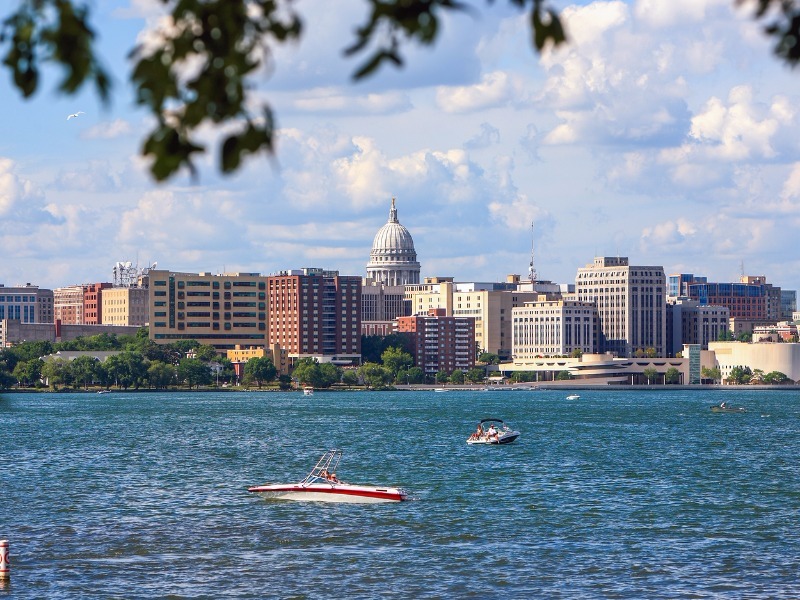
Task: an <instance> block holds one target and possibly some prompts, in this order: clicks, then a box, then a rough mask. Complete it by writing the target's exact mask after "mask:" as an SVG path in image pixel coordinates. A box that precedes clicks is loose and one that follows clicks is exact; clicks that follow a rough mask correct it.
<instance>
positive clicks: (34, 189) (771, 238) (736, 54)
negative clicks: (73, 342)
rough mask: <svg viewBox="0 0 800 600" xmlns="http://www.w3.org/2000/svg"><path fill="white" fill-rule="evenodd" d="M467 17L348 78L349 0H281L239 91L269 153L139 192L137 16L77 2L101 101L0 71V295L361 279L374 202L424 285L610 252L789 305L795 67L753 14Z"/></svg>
mask: <svg viewBox="0 0 800 600" xmlns="http://www.w3.org/2000/svg"><path fill="white" fill-rule="evenodd" d="M471 4H472V5H473V6H474V9H475V10H474V11H471V12H469V13H465V14H458V15H451V16H447V17H446V18H445V19H444V21H443V23H442V28H441V32H440V38H439V40H438V42H437V43H436V45H435V46H433V47H432V48H415V47H413V46H406V47H405V50H404V57H405V66H404V68H402V69H400V70H396V69H392V68H387V67H385V68H383V69H382V70H381V71H380V72H379V73H378V74H377V75H376V76H374V77H371V78H369V79H367V80H366V81H362V82H359V83H354V82H353V81H352V77H351V76H352V74H353V73H354V72H355V70H356V69H357V68H358V67H359V66H360V64H361V63H360V62H359V60H358V58H355V59H354V58H352V57H345V56H344V54H343V49H344V48H346V47H347V46H349V45H350V44H351V43H352V42H353V41H354V39H355V38H354V33H353V32H354V30H355V27H356V26H357V25H360V24H362V23H363V22H364V20H365V16H366V13H365V7H366V3H365V2H364V0H337V2H336V3H335V10H334V9H333V8H332V7H333V6H334V3H331V2H330V0H299V1H298V2H297V3H296V6H297V9H298V11H299V12H300V14H301V16H302V17H303V22H304V34H303V36H302V38H301V40H300V41H299V42H298V43H297V44H291V45H288V46H286V47H281V48H277V49H275V51H274V53H273V61H272V64H271V65H270V69H269V72H267V70H264V71H263V72H261V73H259V75H258V76H257V77H256V79H255V80H254V82H253V83H254V90H253V91H254V98H257V99H258V100H262V101H266V102H268V103H269V105H270V106H271V107H272V109H273V110H274V111H275V115H276V122H277V126H278V128H279V130H278V134H277V144H276V156H275V158H274V160H269V159H268V158H266V157H265V156H264V155H260V156H258V157H255V158H250V159H248V160H247V161H246V162H245V163H244V165H243V167H242V168H241V169H240V170H239V171H238V172H237V173H235V174H234V175H231V176H223V175H221V174H219V173H218V171H217V166H216V165H217V162H216V160H217V159H216V156H215V155H214V154H213V152H211V153H209V154H208V155H207V156H205V157H204V158H202V159H201V160H199V161H198V168H199V176H198V177H197V178H196V179H194V180H193V179H192V178H190V177H189V176H188V175H187V174H185V173H183V174H181V175H179V176H177V177H175V178H173V179H172V180H170V181H169V182H168V183H160V184H159V183H155V182H154V181H153V179H152V177H151V176H150V175H149V173H148V170H147V163H146V161H145V160H144V159H142V157H141V156H139V150H140V146H141V143H142V141H143V139H144V132H146V131H148V129H149V127H151V126H152V124H153V121H152V117H150V116H148V115H147V114H146V113H145V112H144V111H142V110H141V109H139V108H137V107H136V106H135V105H134V102H133V98H134V96H133V92H132V89H131V88H130V86H129V84H128V83H127V82H128V78H129V75H130V71H131V67H132V65H131V63H130V62H129V61H128V59H127V55H128V53H129V51H130V50H131V48H132V47H133V46H134V45H136V44H137V43H139V42H141V41H146V40H149V39H152V36H153V32H154V31H156V30H157V29H158V27H161V26H163V24H164V19H163V16H162V15H161V14H160V13H159V12H158V5H159V2H157V1H156V0H124V1H123V0H104V1H103V2H94V3H92V4H91V6H92V8H93V18H92V23H93V25H94V28H95V30H96V31H97V33H98V36H99V40H98V44H99V45H98V48H99V51H100V54H101V57H102V61H103V64H104V66H105V67H106V69H107V70H109V71H110V72H111V73H112V74H113V77H114V92H113V95H112V102H111V104H110V105H108V106H104V105H103V104H102V103H101V102H100V101H99V99H98V98H97V96H96V95H95V93H94V91H93V89H91V88H85V89H82V90H81V91H80V92H79V93H78V94H76V95H75V96H71V97H65V96H63V95H60V94H59V93H58V92H57V85H58V81H59V77H60V75H61V74H60V73H59V72H57V71H54V70H46V71H45V72H44V74H43V81H42V83H41V85H40V88H39V90H38V92H37V93H36V95H35V96H34V97H33V98H31V99H28V100H25V99H23V98H22V97H21V96H20V94H19V93H18V92H17V91H16V90H15V89H14V88H13V87H12V85H11V78H10V75H9V73H8V72H7V70H5V69H4V70H3V71H0V109H1V110H2V114H3V125H2V127H0V237H1V239H0V247H2V253H3V259H2V260H0V283H3V284H5V285H6V286H9V285H17V284H24V283H32V284H34V285H39V286H40V287H45V288H54V287H59V286H65V285H73V284H80V283H89V282H98V281H113V271H112V269H113V267H114V265H115V263H117V262H125V261H131V262H132V263H133V264H134V265H138V266H139V267H147V266H150V265H152V264H154V263H157V265H158V268H163V269H169V270H172V271H183V272H213V273H222V272H228V273H230V272H248V273H252V272H258V273H262V274H271V273H277V272H278V271H282V270H287V269H299V268H303V267H319V268H324V269H330V270H338V271H339V272H340V273H341V274H343V275H362V276H364V275H366V264H367V262H368V260H369V252H370V248H371V246H372V242H373V238H374V236H375V233H376V232H377V231H378V229H379V228H380V227H381V226H382V225H383V224H385V223H386V221H387V219H388V215H389V208H390V204H391V199H392V197H395V198H396V199H397V210H398V217H399V220H400V222H401V223H402V224H403V225H404V226H406V227H407V228H408V230H409V232H410V233H411V235H412V237H413V239H414V244H415V248H416V251H417V256H418V260H419V262H420V264H421V276H422V277H435V276H440V277H441V276H452V277H455V279H456V280H457V281H502V280H505V277H506V275H508V274H511V273H516V274H520V275H522V276H523V277H525V276H526V275H527V271H528V265H529V262H530V260H531V251H532V249H533V251H534V256H535V258H534V263H535V268H536V271H537V273H538V276H539V278H540V279H545V280H550V281H554V282H558V283H574V281H575V275H576V272H577V269H578V268H581V267H584V266H585V265H587V264H589V263H592V262H593V259H594V257H595V256H627V257H629V259H630V264H631V265H656V266H663V267H664V269H665V271H666V272H667V273H668V274H669V273H694V274H695V275H701V276H705V277H708V280H709V281H718V282H730V281H738V279H739V277H740V276H741V275H742V274H743V273H744V274H747V275H764V276H766V277H767V280H768V281H769V282H770V283H772V284H774V285H777V286H780V287H782V288H783V289H793V290H797V289H800V242H798V239H797V238H798V232H800V101H799V100H800V69H797V70H795V71H792V70H790V69H789V68H788V67H786V66H785V65H783V64H782V63H781V62H779V61H778V59H777V58H775V57H774V55H773V54H772V50H771V43H770V41H769V40H768V39H767V38H766V37H765V36H764V34H763V33H762V25H761V24H759V23H757V22H755V21H753V19H752V18H751V15H752V4H750V5H745V6H744V7H743V8H736V7H735V6H734V0H635V1H634V0H630V1H606V2H576V3H567V2H553V5H554V6H555V7H557V8H558V9H559V10H561V11H562V18H563V20H564V22H565V26H566V33H567V36H568V39H569V41H568V43H567V44H566V45H564V46H561V47H559V48H558V49H555V50H552V49H548V50H546V51H545V52H543V53H541V54H538V53H536V52H535V51H534V50H533V48H532V46H531V43H530V30H529V18H528V16H527V15H526V14H525V13H524V12H520V11H518V10H517V9H516V8H514V7H513V6H511V3H510V2H503V1H496V2H494V3H491V4H490V3H487V2H482V1H480V2H479V1H477V0H476V1H474V2H471ZM4 8H5V7H4ZM5 12H6V11H5V10H2V9H0V17H3V18H4V17H5V16H6V14H4V13H5ZM2 50H3V53H4V52H5V48H2ZM362 58H363V57H362ZM77 111H82V112H83V114H81V115H80V116H79V117H77V118H73V119H69V120H68V119H67V116H68V115H69V114H71V113H75V112H77ZM221 135H222V132H220V131H215V130H213V129H212V128H210V127H209V128H206V129H204V131H203V139H204V141H207V142H208V143H209V144H211V145H213V144H214V143H215V141H216V140H218V139H219V138H220V136H221Z"/></svg>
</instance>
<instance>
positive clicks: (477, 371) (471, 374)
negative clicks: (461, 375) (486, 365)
mask: <svg viewBox="0 0 800 600" xmlns="http://www.w3.org/2000/svg"><path fill="white" fill-rule="evenodd" d="M467 379H469V381H470V382H471V383H481V382H482V381H483V380H484V379H486V370H485V369H482V368H481V367H472V368H471V369H470V370H469V371H467Z"/></svg>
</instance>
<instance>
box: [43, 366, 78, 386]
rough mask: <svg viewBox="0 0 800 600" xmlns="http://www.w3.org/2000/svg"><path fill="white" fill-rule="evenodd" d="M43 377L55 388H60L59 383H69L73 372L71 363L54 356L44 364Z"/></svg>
mask: <svg viewBox="0 0 800 600" xmlns="http://www.w3.org/2000/svg"><path fill="white" fill-rule="evenodd" d="M42 377H43V378H44V379H45V380H46V381H47V384H48V385H50V386H52V387H53V389H58V386H59V385H62V384H63V385H69V383H70V381H71V373H70V369H69V364H68V363H67V361H66V360H64V359H63V358H54V359H52V360H48V361H45V363H44V365H42Z"/></svg>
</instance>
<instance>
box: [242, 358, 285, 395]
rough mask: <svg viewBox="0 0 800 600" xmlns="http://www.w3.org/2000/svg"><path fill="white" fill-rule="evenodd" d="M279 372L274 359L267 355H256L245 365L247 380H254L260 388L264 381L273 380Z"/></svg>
mask: <svg viewBox="0 0 800 600" xmlns="http://www.w3.org/2000/svg"><path fill="white" fill-rule="evenodd" d="M277 373H278V370H277V369H276V368H275V365H274V364H273V362H272V359H270V358H268V357H266V356H255V357H253V358H251V359H250V360H248V361H247V362H246V363H245V365H244V377H245V381H253V380H254V381H255V382H256V385H258V387H259V388H260V387H261V382H262V381H272V380H273V379H275V375H277Z"/></svg>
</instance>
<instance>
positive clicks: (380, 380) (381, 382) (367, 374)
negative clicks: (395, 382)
mask: <svg viewBox="0 0 800 600" xmlns="http://www.w3.org/2000/svg"><path fill="white" fill-rule="evenodd" d="M358 376H359V378H360V379H361V380H362V381H363V382H364V385H366V386H367V387H369V388H372V389H375V390H381V389H385V388H386V387H388V385H389V384H390V383H391V382H392V379H393V377H392V373H391V372H390V371H389V369H387V368H386V367H384V366H383V365H379V364H377V363H369V362H368V363H364V364H363V365H361V366H360V367H359V368H358Z"/></svg>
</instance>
